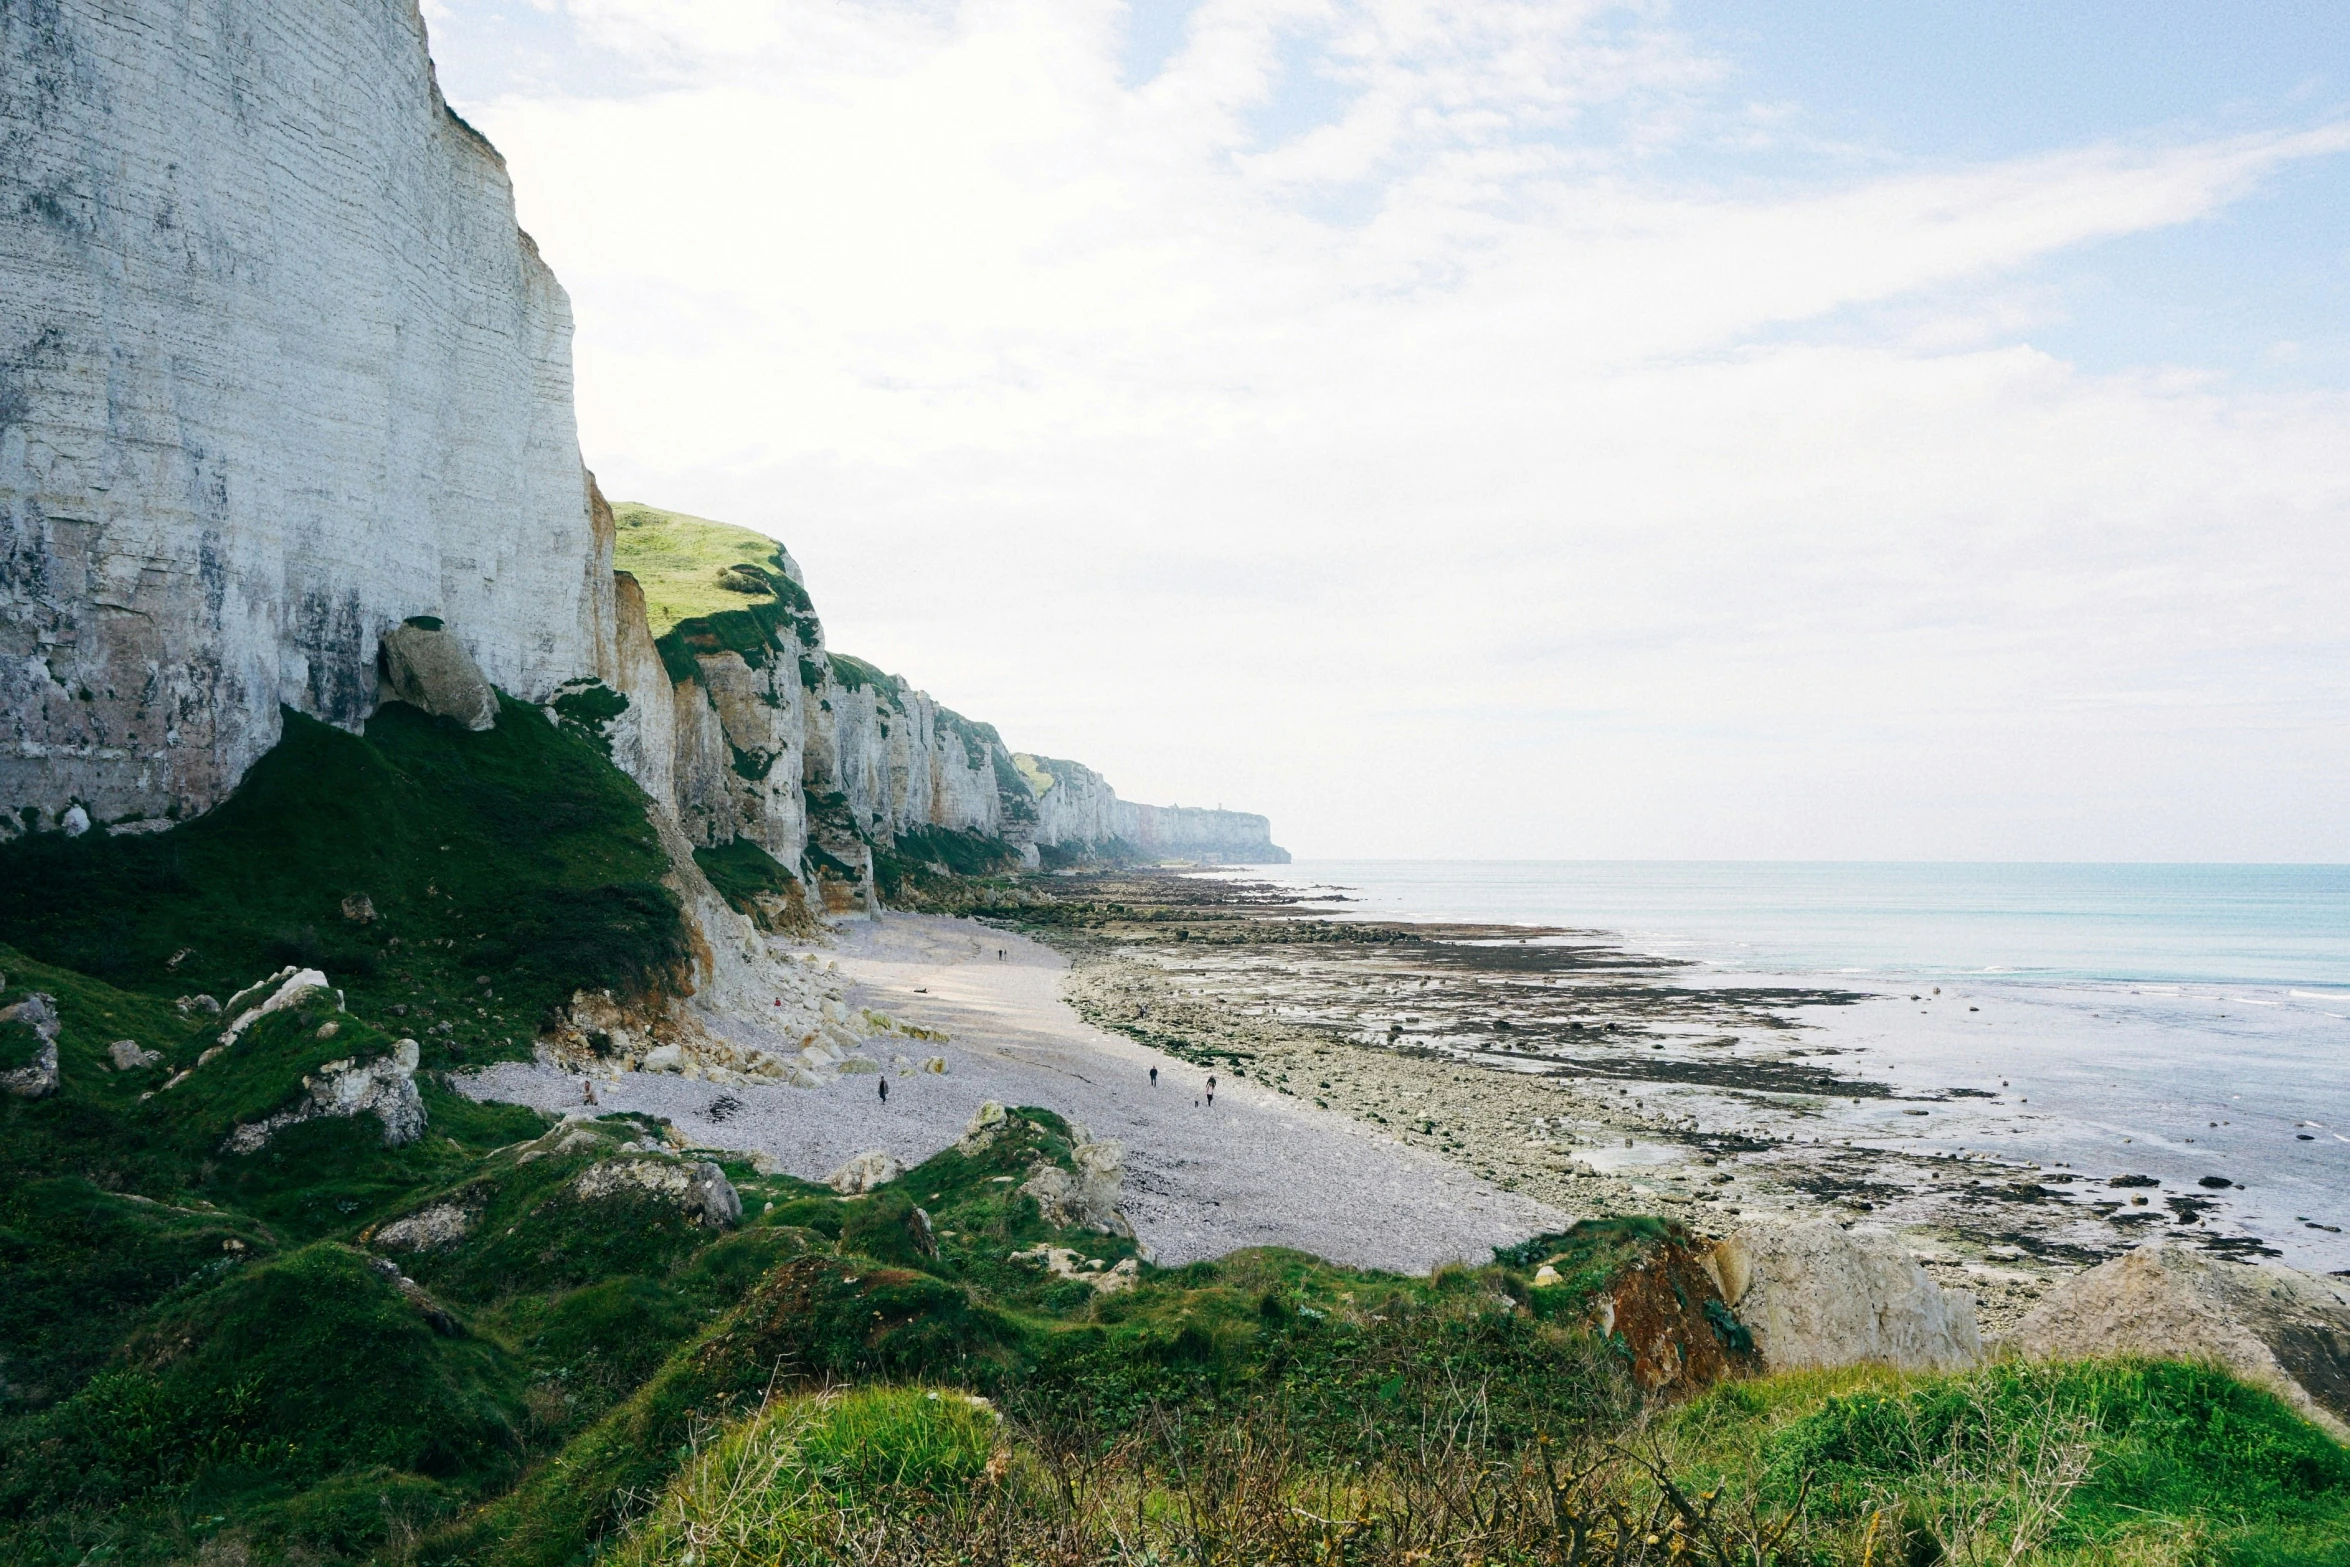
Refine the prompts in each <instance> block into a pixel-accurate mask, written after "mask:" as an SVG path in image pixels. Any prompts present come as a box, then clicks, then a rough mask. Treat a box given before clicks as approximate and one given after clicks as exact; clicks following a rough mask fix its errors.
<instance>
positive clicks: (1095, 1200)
mask: <svg viewBox="0 0 2350 1567" xmlns="http://www.w3.org/2000/svg"><path fill="white" fill-rule="evenodd" d="M984 1108H985V1107H982V1113H984ZM1069 1131H1070V1134H1071V1139H1072V1141H1071V1146H1070V1149H1069V1162H1070V1163H1071V1164H1072V1165H1074V1166H1075V1167H1076V1168H1075V1169H1074V1170H1064V1169H1062V1168H1061V1167H1060V1166H1059V1165H1056V1164H1045V1163H1042V1162H1041V1161H1040V1162H1039V1163H1038V1164H1036V1165H1035V1166H1034V1167H1033V1168H1032V1169H1030V1170H1029V1172H1028V1179H1027V1180H1025V1181H1023V1182H1021V1183H1020V1194H1021V1195H1022V1196H1023V1197H1032V1198H1034V1199H1035V1200H1036V1209H1037V1214H1038V1216H1039V1217H1041V1218H1042V1219H1043V1220H1044V1222H1045V1223H1047V1224H1049V1225H1051V1226H1052V1227H1053V1228H1054V1229H1056V1230H1094V1231H1097V1232H1098V1233H1100V1234H1103V1235H1119V1236H1124V1237H1125V1238H1127V1239H1128V1240H1132V1239H1133V1238H1134V1225H1133V1224H1132V1223H1131V1222H1130V1221H1129V1220H1128V1219H1127V1217H1126V1215H1125V1214H1124V1213H1122V1212H1120V1211H1119V1208H1118V1200H1119V1192H1120V1188H1121V1186H1122V1185H1123V1184H1124V1181H1125V1161H1126V1151H1125V1149H1124V1148H1123V1147H1122V1146H1121V1145H1120V1144H1117V1143H1113V1142H1095V1141H1093V1139H1092V1138H1090V1137H1089V1136H1087V1135H1086V1131H1085V1129H1084V1128H1083V1127H1081V1126H1079V1125H1077V1124H1076V1123H1075V1122H1071V1123H1070V1127H1069ZM969 1136H970V1134H969V1133H966V1134H965V1139H966V1141H967V1140H968V1139H969ZM958 1146H959V1145H958Z"/></svg>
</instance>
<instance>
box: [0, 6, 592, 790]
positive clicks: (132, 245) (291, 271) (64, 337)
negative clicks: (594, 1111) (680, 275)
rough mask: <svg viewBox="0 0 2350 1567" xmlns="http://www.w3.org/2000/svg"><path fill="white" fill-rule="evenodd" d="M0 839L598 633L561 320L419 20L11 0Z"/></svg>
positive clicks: (2, 119) (571, 658)
mask: <svg viewBox="0 0 2350 1567" xmlns="http://www.w3.org/2000/svg"><path fill="white" fill-rule="evenodd" d="M0 147H4V148H5V154H4V155H0V213H4V214H5V216H4V217H0V806H4V807H5V815H6V818H7V823H6V825H5V826H0V831H13V830H22V829H23V828H24V827H26V826H35V827H39V826H50V825H57V824H62V823H64V822H66V820H67V818H68V816H69V814H70V813H72V812H73V811H75V810H76V809H77V808H78V809H79V810H81V811H82V812H83V814H84V815H85V817H86V818H87V820H89V821H90V822H92V823H95V824H98V825H111V826H116V827H120V826H123V825H126V824H140V825H144V824H149V823H157V824H160V823H166V822H169V821H172V820H177V819H180V818H183V817H186V816H189V815H192V814H194V813H196V812H199V811H202V810H204V809H206V808H207V807H209V806H211V805H213V804H215V803H217V802H218V801H219V800H220V799H221V798H222V797H223V796H224V795H226V794H227V793H228V791H229V790H230V789H232V788H233V787H235V785H236V782H237V780H238V779H239V778H240V777H242V776H243V774H244V772H245V769H246V768H247V767H248V766H250V765H251V763H252V762H253V761H254V759H255V758H257V757H259V756H260V755H261V754H262V753H263V752H264V751H266V750H268V749H269V748H270V746H272V745H273V744H275V743H276V741H277V738H278V734H279V724H278V713H279V708H280V704H281V703H282V704H285V705H287V706H291V707H294V708H297V709H299V710H301V711H303V712H306V713H311V714H314V715H316V716H318V717H320V718H324V719H327V720H329V721H331V722H334V723H338V724H342V725H345V726H356V725H358V724H359V723H360V722H362V721H363V720H364V719H365V718H366V717H367V715H368V713H369V712H370V711H371V710H372V709H373V707H374V705H375V701H376V684H377V673H376V651H377V644H378V641H379V639H380V638H382V637H383V635H384V634H385V633H386V632H388V631H390V630H392V628H394V627H396V626H398V625H400V624H401V623H402V622H403V621H405V620H407V619H409V618H410V617H412V616H413V617H428V618H430V619H433V620H436V621H439V622H441V623H444V624H446V625H447V626H449V627H451V628H452V629H453V631H454V632H455V633H456V634H457V635H458V636H460V637H461V638H462V639H463V641H464V644H465V646H466V647H467V649H468V650H469V651H470V653H471V655H472V658H473V661H474V662H475V663H476V664H477V665H478V666H479V668H480V669H481V671H482V672H483V674H485V675H486V676H487V677H488V679H489V680H490V681H491V682H493V683H495V684H496V685H498V686H501V687H503V688H504V689H506V690H507V691H509V692H512V693H514V694H515V695H517V696H521V697H525V698H528V699H531V700H543V699H544V698H546V697H548V696H550V695H551V694H553V692H554V690H555V688H556V687H557V686H558V685H559V684H560V683H561V682H562V681H563V680H565V679H566V678H568V677H570V676H573V675H576V674H578V673H581V672H583V671H589V670H592V669H594V668H595V665H596V650H597V649H598V648H599V647H600V646H602V645H604V644H606V643H609V642H610V641H611V639H612V632H613V627H612V590H611V561H610V550H611V541H610V537H609V535H608V534H606V535H599V534H598V532H597V530H596V528H595V525H594V521H593V519H592V518H591V516H590V512H589V507H588V499H587V482H586V475H585V472H584V470H583V469H582V467H581V464H580V456H579V446H578V439H577V435H576V432H575V428H574V424H573V418H572V404H571V309H570V304H569V302H568V300H567V299H566V298H565V296H564V293H563V290H562V288H561V286H560V285H558V284H557V283H556V281H555V278H554V275H553V273H551V272H550V271H549V270H548V269H547V267H546V266H545V265H544V264H543V263H542V262H541V261H540V259H539V256H538V252H537V249H536V247H534V246H533V245H532V244H531V242H530V239H529V237H528V236H527V235H525V234H523V233H522V232H521V231H520V230H518V229H517V228H516V226H515V221H514V200H513V191H512V188H511V186H510V185H509V183H508V180H507V175H506V167H505V163H504V161H503V160H502V159H501V158H500V157H499V156H498V154H497V151H496V150H495V149H494V148H492V147H491V146H490V144H489V143H488V142H487V141H485V140H483V139H482V137H481V136H480V135H478V134H477V133H475V132H474V131H473V130H472V129H471V128H470V127H469V126H467V125H466V124H465V123H464V122H463V121H462V120H460V119H459V118H457V116H456V115H455V114H453V113H451V112H450V110H449V108H448V106H447V105H446V104H445V103H444V102H443V101H442V99H441V96H440V92H439V90H438V88H437V87H436V86H435V83H434V80H433V71H432V63H431V61H430V59H429V58H428V56H427V54H426V51H425V38H424V24H423V21H422V19H421V17H420V16H419V15H418V13H417V9H416V6H415V4H414V3H413V0H385V3H380V4H368V5H343V4H338V5H313V4H305V3H298V0H263V3H257V4H244V5H238V6H235V7H233V8H229V9H226V10H223V9H220V8H218V7H213V6H200V7H188V6H182V5H165V4H161V3H156V0H141V3H132V4H124V3H121V0H51V3H48V4H43V5H36V6H31V7H25V6H7V7H0Z"/></svg>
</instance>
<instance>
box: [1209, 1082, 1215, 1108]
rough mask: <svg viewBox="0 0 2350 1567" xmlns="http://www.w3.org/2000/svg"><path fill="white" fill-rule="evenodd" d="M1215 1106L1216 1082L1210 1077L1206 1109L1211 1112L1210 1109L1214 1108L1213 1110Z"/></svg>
mask: <svg viewBox="0 0 2350 1567" xmlns="http://www.w3.org/2000/svg"><path fill="white" fill-rule="evenodd" d="M1215 1105H1216V1080H1215V1079H1214V1078H1212V1077H1211V1078H1209V1079H1208V1108H1209V1109H1211V1110H1212V1109H1214V1108H1215Z"/></svg>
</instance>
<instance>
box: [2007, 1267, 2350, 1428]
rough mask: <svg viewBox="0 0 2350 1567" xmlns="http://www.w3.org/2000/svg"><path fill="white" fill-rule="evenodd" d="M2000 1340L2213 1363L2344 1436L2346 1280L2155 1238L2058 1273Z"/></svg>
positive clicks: (2348, 1355)
mask: <svg viewBox="0 0 2350 1567" xmlns="http://www.w3.org/2000/svg"><path fill="white" fill-rule="evenodd" d="M2001 1345H2002V1347H2003V1348H2007V1349H2011V1350H2013V1351H2015V1352H2016V1353H2018V1354H2021V1355H2025V1356H2028V1357H2030V1358H2032V1359H2036V1360H2054V1359H2074V1358H2078V1357H2080V1356H2085V1355H2165V1356H2177V1357H2186V1358H2190V1359H2205V1360H2215V1361H2218V1362H2219V1363H2220V1364H2221V1365H2223V1366H2225V1367H2227V1368H2228V1369H2229V1370H2230V1371H2232V1372H2234V1373H2235V1374H2236V1375H2237V1376H2240V1377H2242V1378H2244V1379H2245V1380H2246V1381H2248V1382H2254V1383H2258V1384H2259V1385H2260V1386H2262V1387H2266V1388H2269V1389H2270V1390H2272V1391H2273V1392H2275V1393H2276V1394H2277V1395H2278V1396H2279V1397H2281V1398H2282V1399H2284V1400H2285V1402H2287V1403H2288V1404H2291V1405H2292V1406H2293V1407H2294V1408H2295V1409H2297V1410H2299V1411H2300V1412H2301V1413H2302V1414H2303V1415H2305V1416H2307V1417H2308V1418H2309V1419H2311V1420H2313V1421H2315V1422H2317V1423H2318V1424H2319V1425H2322V1426H2324V1427H2325V1428H2326V1429H2327V1430H2329V1431H2331V1432H2332V1433H2333V1434H2334V1435H2335V1436H2337V1437H2340V1438H2342V1439H2343V1440H2345V1441H2350V1280H2342V1279H2333V1278H2324V1277H2320V1276H2318V1275H2316V1274H2311V1273H2302V1272H2300V1271H2298V1270H2296V1269H2293V1268H2284V1267H2278V1266H2276V1265H2274V1264H2270V1263H2260V1264H2250V1265H2248V1264H2244V1263H2238V1262H2225V1261H2221V1260H2219V1259H2217V1258H2214V1257H2213V1256H2211V1255H2210V1254H2209V1253H2207V1252H2203V1251H2200V1250H2197V1249H2196V1248H2194V1247H2191V1246H2184V1245H2179V1244H2176V1243H2172V1242H2164V1241H2154V1242H2150V1243H2148V1244H2147V1245H2144V1246H2141V1247H2139V1248H2138V1249H2137V1250H2135V1251H2132V1252H2129V1253H2127V1254H2125V1255H2123V1256H2120V1257H2116V1258H2115V1259H2114V1260H2113V1261H2111V1262H2108V1263H2103V1264H2100V1265H2099V1266H2097V1267H2094V1268H2091V1269H2089V1270H2088V1271H2086V1272H2084V1273H2077V1274H2074V1275H2073V1276H2072V1277H2071V1278H2069V1279H2067V1280H2065V1281H2064V1282H2063V1283H2062V1284H2060V1285H2058V1286H2057V1287H2056V1288H2055V1289H2053V1290H2051V1291H2050V1292H2049V1293H2048V1294H2047V1295H2046V1296H2045V1297H2043V1298H2042V1300H2041V1302H2040V1304H2039V1305H2038V1306H2036V1307H2034V1308H2033V1310H2032V1312H2031V1313H2030V1315H2028V1316H2026V1317H2025V1318H2024V1319H2023V1320H2022V1321H2021V1322H2019V1323H2017V1324H2016V1326H2015V1330H2014V1331H2013V1332H2012V1333H2010V1334H2009V1335H2008V1336H2007V1337H2006V1338H2005V1339H2003V1340H2002V1341H2001Z"/></svg>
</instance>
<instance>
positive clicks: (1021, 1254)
mask: <svg viewBox="0 0 2350 1567" xmlns="http://www.w3.org/2000/svg"><path fill="white" fill-rule="evenodd" d="M1011 1260H1012V1261H1014V1262H1017V1263H1021V1264H1024V1265H1026V1266H1029V1267H1036V1268H1042V1269H1044V1270H1045V1271H1046V1272H1047V1273H1050V1274H1052V1275H1053V1276H1054V1277H1055V1278H1061V1279H1076V1280H1078V1281H1080V1282H1082V1283H1085V1284H1090V1285H1092V1286H1093V1288H1094V1289H1095V1290H1097V1291H1098V1292H1100V1293H1101V1294H1104V1295H1115V1294H1117V1293H1118V1292H1119V1291H1120V1290H1128V1289H1132V1288H1133V1287H1134V1285H1135V1282H1136V1281H1137V1280H1138V1279H1139V1278H1140V1277H1141V1276H1142V1268H1141V1266H1140V1265H1139V1264H1137V1263H1136V1262H1135V1260H1134V1259H1133V1258H1132V1257H1128V1258H1125V1259H1124V1260H1122V1261H1121V1262H1119V1263H1118V1265H1117V1266H1115V1267H1111V1268H1105V1267H1104V1266H1103V1259H1102V1258H1100V1257H1083V1256H1080V1255H1079V1254H1078V1253H1076V1252H1074V1251H1072V1250H1070V1249H1069V1248H1068V1247H1066V1246H1048V1245H1045V1244H1043V1243H1042V1242H1039V1243H1038V1244H1037V1245H1034V1246H1031V1247H1029V1248H1028V1249H1027V1250H1026V1251H1016V1252H1014V1253H1012V1256H1011Z"/></svg>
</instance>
